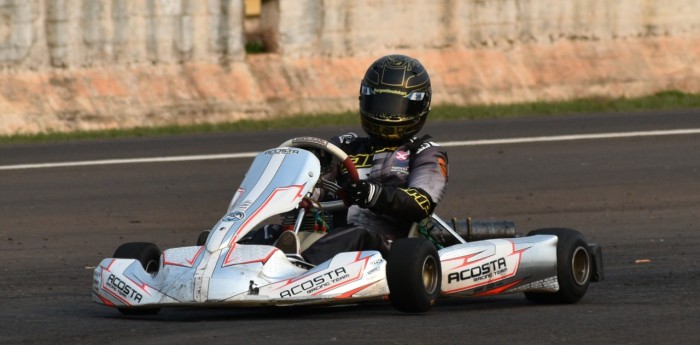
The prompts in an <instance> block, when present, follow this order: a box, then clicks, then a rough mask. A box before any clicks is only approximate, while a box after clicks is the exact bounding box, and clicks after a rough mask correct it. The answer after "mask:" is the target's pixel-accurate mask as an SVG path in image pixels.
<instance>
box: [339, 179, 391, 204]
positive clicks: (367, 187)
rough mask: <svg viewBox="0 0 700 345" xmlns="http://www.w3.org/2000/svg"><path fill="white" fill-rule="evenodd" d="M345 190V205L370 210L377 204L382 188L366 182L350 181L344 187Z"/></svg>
mask: <svg viewBox="0 0 700 345" xmlns="http://www.w3.org/2000/svg"><path fill="white" fill-rule="evenodd" d="M343 190H344V192H345V196H344V200H345V203H347V204H351V205H353V204H354V205H357V206H360V207H362V208H368V207H372V206H374V204H375V203H376V202H377V199H378V198H379V194H380V193H381V191H382V186H381V185H380V184H378V183H371V182H367V181H364V180H360V181H350V182H348V183H346V184H345V185H344V186H343Z"/></svg>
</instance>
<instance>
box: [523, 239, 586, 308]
mask: <svg viewBox="0 0 700 345" xmlns="http://www.w3.org/2000/svg"><path fill="white" fill-rule="evenodd" d="M527 235H528V236H531V235H555V236H557V237H558V238H559V242H558V244H557V279H558V281H559V291H557V292H555V293H544V292H525V297H526V298H527V299H528V300H530V301H532V302H535V303H542V304H566V303H576V302H578V301H579V300H580V299H581V298H582V297H583V295H584V294H586V290H587V289H588V284H589V283H590V282H591V269H592V267H593V266H592V260H591V254H590V253H589V250H588V244H587V242H586V240H585V239H584V238H583V235H581V233H579V232H578V231H576V230H571V229H559V228H552V229H538V230H534V231H531V232H530V233H528V234H527Z"/></svg>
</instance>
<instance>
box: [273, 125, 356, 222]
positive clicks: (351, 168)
mask: <svg viewBox="0 0 700 345" xmlns="http://www.w3.org/2000/svg"><path fill="white" fill-rule="evenodd" d="M280 147H298V148H309V149H317V150H321V151H325V152H327V153H329V154H330V155H331V156H333V158H335V160H336V161H337V162H339V163H341V164H342V165H343V167H344V168H345V169H346V170H347V171H348V174H349V175H350V179H351V180H353V181H359V180H360V174H359V173H358V172H357V167H355V163H353V162H352V160H351V159H350V157H348V154H347V153H345V151H343V150H341V149H340V148H339V147H338V146H335V145H334V144H333V143H331V142H329V141H327V140H323V139H320V138H315V137H296V138H292V139H289V140H287V141H285V142H284V143H282V145H280ZM323 184H326V185H327V186H328V184H330V186H329V187H332V188H330V189H336V190H339V189H341V187H340V186H338V184H337V183H336V182H335V181H325V180H324V181H322V185H323ZM319 204H320V206H321V207H322V208H324V209H328V210H337V209H342V208H344V207H345V205H344V203H343V202H342V200H338V201H324V202H319Z"/></svg>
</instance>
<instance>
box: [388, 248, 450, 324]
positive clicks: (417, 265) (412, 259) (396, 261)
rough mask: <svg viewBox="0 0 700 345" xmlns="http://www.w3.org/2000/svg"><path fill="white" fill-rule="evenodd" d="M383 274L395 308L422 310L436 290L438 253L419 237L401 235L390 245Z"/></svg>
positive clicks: (438, 277)
mask: <svg viewBox="0 0 700 345" xmlns="http://www.w3.org/2000/svg"><path fill="white" fill-rule="evenodd" d="M386 277H387V282H388V284H389V297H390V299H391V304H392V305H393V306H394V308H396V310H398V311H401V312H404V313H424V312H427V311H428V310H430V309H431V308H432V307H433V305H434V304H435V301H436V300H437V298H438V296H439V294H440V280H441V279H442V276H441V268H440V257H439V256H438V252H437V249H435V246H434V245H433V244H432V243H430V242H428V241H427V240H425V239H423V238H403V239H400V240H398V241H396V242H394V243H393V244H392V245H391V250H390V251H389V255H388V259H387V268H386Z"/></svg>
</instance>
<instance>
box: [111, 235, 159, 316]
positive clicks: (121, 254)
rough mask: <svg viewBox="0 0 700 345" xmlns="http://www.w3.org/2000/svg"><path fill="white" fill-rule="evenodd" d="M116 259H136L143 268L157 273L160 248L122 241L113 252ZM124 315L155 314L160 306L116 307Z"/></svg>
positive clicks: (145, 243) (151, 244)
mask: <svg viewBox="0 0 700 345" xmlns="http://www.w3.org/2000/svg"><path fill="white" fill-rule="evenodd" d="M113 257H114V258H117V259H136V260H138V261H139V262H140V263H141V266H142V267H143V269H144V270H145V271H146V272H148V273H150V274H156V273H158V268H159V266H160V249H158V246H156V245H155V244H153V243H147V242H132V243H124V244H122V245H121V246H119V248H117V250H116V251H115V252H114V256H113ZM117 309H118V310H119V311H120V312H121V313H122V314H124V315H155V314H158V312H159V311H160V308H117Z"/></svg>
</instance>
